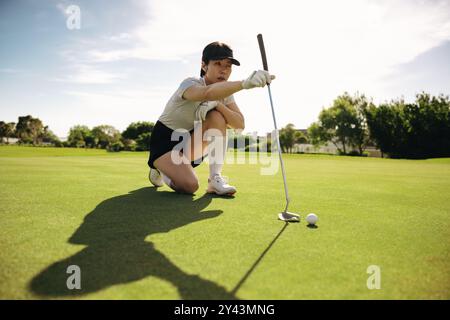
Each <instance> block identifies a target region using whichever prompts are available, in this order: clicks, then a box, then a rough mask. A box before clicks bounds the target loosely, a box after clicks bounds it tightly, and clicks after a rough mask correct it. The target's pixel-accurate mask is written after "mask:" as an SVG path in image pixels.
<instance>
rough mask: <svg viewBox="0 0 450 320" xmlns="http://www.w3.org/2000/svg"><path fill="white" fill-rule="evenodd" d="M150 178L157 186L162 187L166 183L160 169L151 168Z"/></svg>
mask: <svg viewBox="0 0 450 320" xmlns="http://www.w3.org/2000/svg"><path fill="white" fill-rule="evenodd" d="M148 180H150V182H151V183H152V184H153V185H154V186H155V187H157V188H158V187H162V186H163V185H164V182H163V179H162V177H161V173H159V171H158V170H156V169H153V168H150V172H149V174H148Z"/></svg>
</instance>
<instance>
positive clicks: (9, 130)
mask: <svg viewBox="0 0 450 320" xmlns="http://www.w3.org/2000/svg"><path fill="white" fill-rule="evenodd" d="M15 129H16V124H15V123H14V122H8V123H6V122H4V121H0V142H2V141H3V138H6V143H9V138H13V137H14V136H15Z"/></svg>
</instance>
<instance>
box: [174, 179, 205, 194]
mask: <svg viewBox="0 0 450 320" xmlns="http://www.w3.org/2000/svg"><path fill="white" fill-rule="evenodd" d="M175 187H176V188H177V189H178V190H180V191H182V192H186V193H194V192H195V191H197V190H198V188H199V184H198V180H197V178H195V177H192V178H189V179H183V180H180V181H177V182H175Z"/></svg>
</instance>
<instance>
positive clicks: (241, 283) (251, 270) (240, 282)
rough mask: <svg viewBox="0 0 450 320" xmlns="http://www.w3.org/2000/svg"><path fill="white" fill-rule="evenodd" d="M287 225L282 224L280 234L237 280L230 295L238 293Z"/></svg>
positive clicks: (287, 223)
mask: <svg viewBox="0 0 450 320" xmlns="http://www.w3.org/2000/svg"><path fill="white" fill-rule="evenodd" d="M288 225H289V222H286V223H285V224H284V226H283V228H281V230H280V232H278V234H277V235H276V236H275V238H273V240H272V241H271V242H270V243H269V245H268V246H267V248H266V249H265V250H264V251H263V252H262V253H261V255H260V256H259V257H258V259H256V261H255V263H253V265H252V266H251V267H250V269H248V271H247V272H246V273H245V275H244V276H243V277H242V279H241V280H239V282H238V283H237V284H236V286H235V287H234V288H233V290H231V293H232V294H233V295H235V294H236V292H238V290H239V289H240V288H241V287H242V285H243V284H244V282H245V281H246V280H247V279H248V277H250V275H251V274H252V273H253V271H254V270H255V269H256V267H257V266H258V264H259V263H260V262H261V260H262V259H263V258H264V256H265V255H266V253H267V252H269V250H270V248H272V246H273V245H274V244H275V242H276V241H277V239H278V238H279V237H280V236H281V234H282V233H283V232H284V230H285V229H286V228H287V226H288Z"/></svg>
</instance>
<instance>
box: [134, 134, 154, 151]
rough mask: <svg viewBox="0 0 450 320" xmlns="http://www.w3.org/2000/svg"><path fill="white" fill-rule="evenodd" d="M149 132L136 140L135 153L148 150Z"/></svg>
mask: <svg viewBox="0 0 450 320" xmlns="http://www.w3.org/2000/svg"><path fill="white" fill-rule="evenodd" d="M151 136H152V134H151V132H146V133H141V134H140V135H139V137H138V138H137V140H136V151H148V150H150V139H151Z"/></svg>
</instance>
